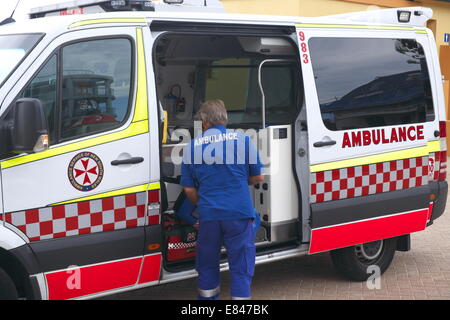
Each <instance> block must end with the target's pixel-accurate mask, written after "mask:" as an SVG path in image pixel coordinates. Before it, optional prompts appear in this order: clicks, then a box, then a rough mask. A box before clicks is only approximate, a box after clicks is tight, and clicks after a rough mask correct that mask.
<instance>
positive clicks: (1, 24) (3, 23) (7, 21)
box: [0, 0, 20, 26]
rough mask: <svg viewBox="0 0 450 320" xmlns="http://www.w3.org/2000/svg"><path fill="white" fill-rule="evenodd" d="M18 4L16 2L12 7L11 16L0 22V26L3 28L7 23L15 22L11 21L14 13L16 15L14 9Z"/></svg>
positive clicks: (18, 1)
mask: <svg viewBox="0 0 450 320" xmlns="http://www.w3.org/2000/svg"><path fill="white" fill-rule="evenodd" d="M19 3H20V0H17V3H16V6H15V7H14V10H13V12H12V13H11V16H10V17H9V18H6V19H5V20H3V21H2V22H0V26H3V25H5V24H8V23H13V22H16V20H14V19H13V16H14V13H16V9H17V7H18V6H19Z"/></svg>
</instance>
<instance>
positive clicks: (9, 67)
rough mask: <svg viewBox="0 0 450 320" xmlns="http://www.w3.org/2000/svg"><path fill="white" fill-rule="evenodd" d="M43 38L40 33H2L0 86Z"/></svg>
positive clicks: (0, 44)
mask: <svg viewBox="0 0 450 320" xmlns="http://www.w3.org/2000/svg"><path fill="white" fill-rule="evenodd" d="M40 38H41V35H40V34H17V35H0V61H7V63H1V64H0V87H1V86H2V85H3V83H4V82H5V80H6V79H7V78H8V77H9V75H10V74H11V72H12V71H13V70H14V69H15V68H16V67H17V66H18V65H19V63H20V62H21V61H22V60H23V59H24V58H25V56H26V55H27V54H28V53H29V52H30V50H31V49H32V48H33V47H34V46H35V45H36V44H37V42H38V41H39V39H40Z"/></svg>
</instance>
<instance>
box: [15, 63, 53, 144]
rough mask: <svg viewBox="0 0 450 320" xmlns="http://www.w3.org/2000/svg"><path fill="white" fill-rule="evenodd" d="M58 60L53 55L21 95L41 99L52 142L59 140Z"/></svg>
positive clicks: (21, 96)
mask: <svg viewBox="0 0 450 320" xmlns="http://www.w3.org/2000/svg"><path fill="white" fill-rule="evenodd" d="M57 60H58V59H57V57H56V55H53V56H52V57H51V58H50V60H48V61H47V63H46V64H45V65H44V66H43V67H42V69H41V70H40V71H39V72H38V73H37V74H36V76H35V77H34V78H33V79H32V80H31V82H30V83H29V84H28V85H27V86H26V87H25V89H24V90H23V91H22V93H21V94H20V95H19V97H20V98H36V99H39V100H41V102H42V104H43V106H44V109H45V115H46V116H47V124H48V128H49V134H50V144H52V143H54V142H55V141H56V140H57V137H56V126H55V120H56V119H55V114H56V87H57V81H56V74H57Z"/></svg>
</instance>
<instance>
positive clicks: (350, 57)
mask: <svg viewBox="0 0 450 320" xmlns="http://www.w3.org/2000/svg"><path fill="white" fill-rule="evenodd" d="M309 45H310V49H311V61H312V67H313V70H314V76H315V81H316V87H317V93H318V97H319V103H320V109H321V113H322V119H323V121H324V123H325V125H326V127H327V128H328V129H330V130H346V129H357V128H367V127H378V126H389V125H399V124H409V123H418V122H426V121H432V120H434V113H433V101H432V95H431V87H430V79H429V74H428V69H427V64H426V60H425V54H424V51H423V48H422V46H421V45H420V44H419V43H417V42H416V41H415V40H410V39H357V38H312V39H311V40H310V41H309Z"/></svg>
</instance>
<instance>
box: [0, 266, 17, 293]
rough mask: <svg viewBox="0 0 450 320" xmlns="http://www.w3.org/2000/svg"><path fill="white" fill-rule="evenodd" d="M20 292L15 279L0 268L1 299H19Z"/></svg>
mask: <svg viewBox="0 0 450 320" xmlns="http://www.w3.org/2000/svg"><path fill="white" fill-rule="evenodd" d="M17 299H18V294H17V289H16V286H15V284H14V281H13V280H12V279H11V277H10V276H9V275H8V274H7V273H6V272H5V270H3V269H2V268H0V300H17Z"/></svg>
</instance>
